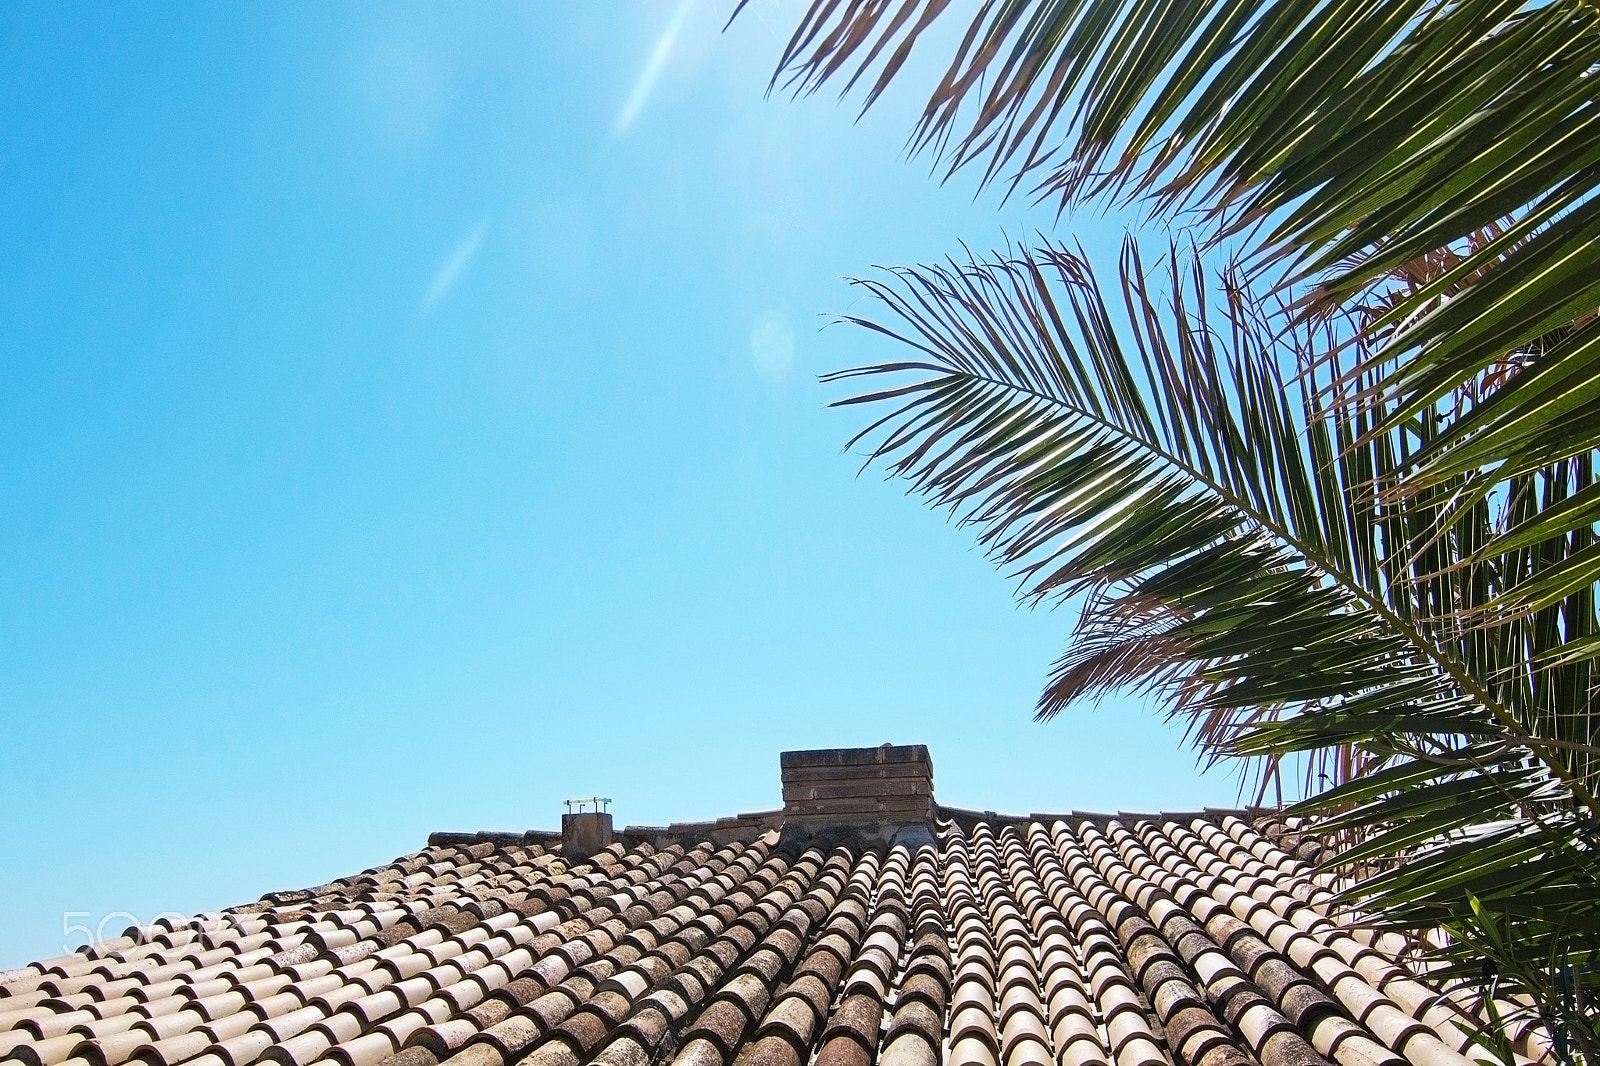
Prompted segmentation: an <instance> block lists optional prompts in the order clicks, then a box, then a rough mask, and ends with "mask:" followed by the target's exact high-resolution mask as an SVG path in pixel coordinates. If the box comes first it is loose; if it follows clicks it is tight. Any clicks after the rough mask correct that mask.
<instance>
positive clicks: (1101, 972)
mask: <svg viewBox="0 0 1600 1066" xmlns="http://www.w3.org/2000/svg"><path fill="white" fill-rule="evenodd" d="M940 815H941V817H940V818H939V820H938V822H937V824H936V825H935V826H934V827H933V830H932V832H930V831H929V829H928V828H926V827H920V828H917V829H913V830H908V831H900V832H898V833H897V835H896V837H895V838H894V839H891V840H890V841H888V842H877V843H869V842H863V841H861V840H857V841H856V842H855V843H853V844H852V843H850V842H848V841H846V842H844V843H838V844H832V845H828V844H823V845H807V844H806V843H805V842H804V841H799V842H796V841H793V840H785V839H783V838H782V837H781V836H780V833H779V832H778V831H776V830H773V829H768V830H765V831H761V832H759V833H758V829H759V826H756V823H752V826H755V827H754V828H752V827H746V829H747V830H748V832H747V834H746V835H747V836H749V835H754V837H755V838H754V839H753V840H746V841H743V842H741V841H737V840H735V841H731V842H722V841H726V836H724V837H723V838H721V841H719V842H714V839H715V835H714V834H711V833H705V834H701V835H698V836H697V835H696V834H695V833H687V834H685V835H683V836H682V837H680V838H679V839H677V840H676V841H667V840H666V839H665V838H664V837H662V836H661V835H660V834H659V833H658V834H657V836H656V838H655V839H656V840H657V843H656V844H651V843H648V842H643V841H641V840H638V839H634V841H633V843H631V844H630V843H628V840H629V839H630V838H629V837H628V836H627V834H624V835H623V840H620V841H618V842H617V843H614V844H612V845H611V846H610V847H608V848H606V849H605V850H602V851H600V852H599V853H597V854H595V855H594V856H593V857H592V858H589V859H586V860H577V859H563V857H562V856H561V853H560V852H561V845H560V844H559V843H557V842H555V841H554V840H553V839H551V838H550V837H549V836H548V835H541V836H539V837H538V838H537V839H540V840H543V841H545V842H544V843H534V842H531V841H532V840H534V839H535V837H534V835H533V834H530V835H529V837H528V838H527V840H522V839H519V838H517V837H511V836H500V837H494V838H491V839H486V840H484V841H482V842H478V843H471V844H467V843H461V844H433V845H430V846H429V847H428V848H426V849H424V850H422V851H419V852H416V853H414V854H412V855H408V856H405V857H402V858H400V859H397V860H396V861H395V862H393V863H391V864H389V865H387V866H384V867H380V868H376V869H373V870H369V871H366V872H365V873H362V874H359V875H356V876H353V877H349V878H345V879H342V880H339V881H335V882H332V883H331V884H327V885H322V886H319V887H317V888H314V889H310V890H308V891H304V892H291V893H275V894H271V895H268V896H267V897H264V898H263V900H262V901H261V902H259V903H254V904H249V905H246V906H242V907H238V908H234V909H232V910H229V911H225V912H221V913H215V914H208V915H202V916H200V917H198V918H196V919H195V920H193V921H191V922H189V923H187V924H180V923H172V924H168V925H162V926H159V927H153V928H150V929H146V930H142V931H135V932H136V933H137V935H135V936H125V937H123V938H121V939H119V940H116V941H111V942H106V943H102V944H99V945H92V946H89V947H86V948H84V949H82V950H81V953H79V954H74V955H68V956H65V957H63V958H58V959H51V960H47V961H45V962H39V963H34V964H32V965H31V966H27V967H24V968H22V969H20V970H14V971H10V972H7V973H4V974H0V1057H7V1058H9V1059H12V1060H17V1061H19V1062H21V1063H23V1064H26V1066H63V1064H65V1066H120V1064H122V1063H127V1062H132V1061H135V1060H138V1061H140V1062H141V1063H149V1064H152V1066H177V1064H179V1063H183V1064H185V1066H250V1064H253V1063H264V1062H273V1063H278V1064H282V1066H290V1064H293V1066H311V1064H313V1063H321V1064H329V1066H333V1064H337V1066H380V1064H385V1063H388V1064H390V1066H435V1064H436V1063H448V1064H449V1066H511V1064H522V1066H580V1064H583V1063H590V1062H597V1063H606V1064H613V1066H645V1064H648V1063H671V1064H674V1066H805V1064H808V1063H816V1064H817V1066H867V1064H870V1063H874V1062H878V1063H882V1064H883V1066H935V1064H937V1063H941V1062H951V1063H976V1064H981V1066H999V1064H1006V1066H1158V1064H1167V1063H1180V1064H1188V1066H1250V1064H1260V1066H1320V1064H1324V1063H1338V1064H1339V1066H1400V1064H1401V1063H1404V1062H1409V1063H1412V1064H1414V1066H1465V1063H1466V1061H1467V1060H1466V1058H1464V1057H1463V1055H1462V1052H1463V1050H1467V1049H1468V1048H1469V1044H1468V1041H1467V1036H1466V1030H1467V1029H1468V1028H1470V1027H1471V1025H1472V1023H1471V1021H1470V1020H1467V1019H1464V1018H1463V1017H1462V1015H1461V1014H1460V1011H1461V1010H1462V1009H1464V1008H1463V1007H1462V1006H1458V1005H1457V1003H1456V1002H1454V1001H1452V1000H1451V999H1449V998H1446V997H1444V996H1441V995H1440V994H1439V993H1438V992H1437V991H1436V990H1435V989H1433V988H1431V987H1429V985H1428V984H1427V983H1425V982H1424V981H1423V980H1420V979H1418V977H1417V976H1416V975H1415V974H1413V973H1411V972H1410V971H1408V970H1407V969H1405V968H1404V967H1403V966H1401V965H1397V964H1396V963H1395V962H1393V961H1390V960H1389V959H1386V958H1385V957H1384V954H1382V953H1380V950H1378V949H1386V948H1392V947H1394V946H1395V945H1392V944H1388V943H1384V942H1381V941H1378V942H1375V941H1374V938H1373V937H1372V935H1371V934H1369V933H1363V932H1360V931H1353V930H1347V929H1346V928H1342V927H1341V926H1339V925H1337V924H1336V923H1335V922H1334V921H1333V920H1331V919H1330V917H1329V915H1330V913H1331V912H1330V910H1329V904H1330V895H1329V893H1328V892H1327V890H1326V889H1325V888H1324V887H1323V886H1322V885H1321V884H1319V882H1318V881H1317V879H1316V878H1315V877H1314V876H1313V871H1312V869H1311V867H1310V866H1308V865H1307V864H1306V863H1305V862H1304V861H1302V859H1301V858H1297V857H1296V855H1295V851H1296V850H1297V848H1299V849H1300V850H1301V851H1302V852H1304V848H1305V846H1304V845H1302V844H1301V843H1300V842H1299V841H1298V840H1297V839H1296V838H1294V837H1293V835H1292V834H1290V835H1286V830H1285V829H1284V827H1283V825H1282V824H1281V823H1273V822H1260V823H1256V824H1255V825H1252V824H1249V823H1247V822H1245V821H1244V820H1242V819H1240V818H1237V817H1224V816H1214V817H1210V818H1207V817H1196V816H1188V815H1186V816H1181V817H1179V818H1172V819H1163V818H1162V817H1160V816H1153V817H1149V818H1145V819H1143V820H1134V819H1133V818H1131V817H1130V818H1127V819H1124V820H1118V819H1104V818H1102V819H1087V818H1082V819H1071V820H1061V819H1057V820H1026V819H999V818H993V817H989V818H985V817H981V816H972V815H970V814H967V813H966V812H960V813H959V815H958V816H955V817H950V815H957V812H951V811H948V810H945V809H940ZM758 821H759V819H758ZM1463 1002H1465V1001H1463ZM1511 1035H1512V1036H1513V1037H1514V1038H1516V1040H1517V1044H1516V1047H1517V1049H1518V1052H1519V1057H1523V1058H1526V1057H1528V1056H1532V1057H1533V1058H1543V1057H1545V1052H1544V1049H1543V1048H1542V1047H1540V1046H1539V1045H1538V1044H1537V1043H1536V1042H1535V1040H1534V1034H1533V1033H1532V1032H1531V1031H1530V1030H1529V1029H1528V1027H1527V1026H1524V1027H1523V1028H1522V1029H1521V1030H1520V1031H1515V1032H1513V1033H1512V1034H1511Z"/></svg>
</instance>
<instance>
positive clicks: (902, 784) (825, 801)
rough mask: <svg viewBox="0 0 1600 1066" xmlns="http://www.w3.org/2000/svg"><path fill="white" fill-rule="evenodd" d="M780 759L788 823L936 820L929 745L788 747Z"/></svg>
mask: <svg viewBox="0 0 1600 1066" xmlns="http://www.w3.org/2000/svg"><path fill="white" fill-rule="evenodd" d="M780 762H781V765H782V768H783V817H784V823H785V825H789V826H797V827H798V826H805V827H811V828H819V827H823V826H863V825H870V826H876V827H889V826H896V825H912V824H921V825H931V824H932V823H933V759H932V758H930V757H929V755H928V748H927V745H925V744H904V745H899V746H896V745H893V744H885V745H883V746H882V747H878V748H823V749H821V750H818V751H786V752H784V753H783V755H782V756H781V757H780Z"/></svg>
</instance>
